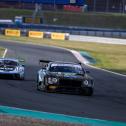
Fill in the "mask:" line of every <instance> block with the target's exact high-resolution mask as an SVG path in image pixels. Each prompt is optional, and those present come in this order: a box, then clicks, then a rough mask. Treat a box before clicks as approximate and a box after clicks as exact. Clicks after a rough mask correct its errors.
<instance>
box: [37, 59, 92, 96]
mask: <svg viewBox="0 0 126 126" xmlns="http://www.w3.org/2000/svg"><path fill="white" fill-rule="evenodd" d="M39 62H40V63H41V65H42V68H41V69H40V70H39V71H38V73H37V90H42V91H48V92H63V93H65V92H68V93H69V92H73V93H79V94H84V95H87V96H91V95H92V94H93V88H94V80H93V78H92V77H90V76H89V75H88V71H86V70H85V69H84V67H83V65H82V64H81V63H71V62H61V61H53V62H52V61H45V60H40V61H39Z"/></svg>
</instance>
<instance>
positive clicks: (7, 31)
mask: <svg viewBox="0 0 126 126" xmlns="http://www.w3.org/2000/svg"><path fill="white" fill-rule="evenodd" d="M5 35H6V36H15V37H20V36H21V31H20V30H16V29H5Z"/></svg>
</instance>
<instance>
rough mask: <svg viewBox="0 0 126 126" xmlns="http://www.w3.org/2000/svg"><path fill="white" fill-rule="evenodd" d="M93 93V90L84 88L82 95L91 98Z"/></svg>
mask: <svg viewBox="0 0 126 126" xmlns="http://www.w3.org/2000/svg"><path fill="white" fill-rule="evenodd" d="M93 92H94V90H93V88H91V87H86V88H85V89H84V95H86V96H92V95H93Z"/></svg>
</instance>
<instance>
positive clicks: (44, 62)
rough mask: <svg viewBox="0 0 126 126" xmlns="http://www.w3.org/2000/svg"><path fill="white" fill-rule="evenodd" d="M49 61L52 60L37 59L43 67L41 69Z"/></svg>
mask: <svg viewBox="0 0 126 126" xmlns="http://www.w3.org/2000/svg"><path fill="white" fill-rule="evenodd" d="M50 62H52V61H50V60H41V59H40V60H39V65H40V66H41V67H42V68H43V69H45V68H46V67H47V65H48V63H50Z"/></svg>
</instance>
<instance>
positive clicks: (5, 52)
mask: <svg viewBox="0 0 126 126" xmlns="http://www.w3.org/2000/svg"><path fill="white" fill-rule="evenodd" d="M7 51H8V49H7V48H6V49H5V51H4V54H3V56H2V58H5V56H6V54H7Z"/></svg>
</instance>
